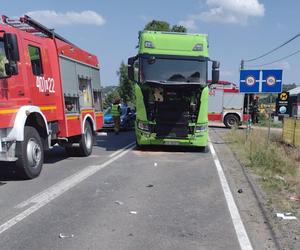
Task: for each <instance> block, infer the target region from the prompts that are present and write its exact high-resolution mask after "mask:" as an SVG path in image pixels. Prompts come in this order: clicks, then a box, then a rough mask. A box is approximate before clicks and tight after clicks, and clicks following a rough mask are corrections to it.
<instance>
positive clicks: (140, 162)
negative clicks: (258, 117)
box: [0, 132, 255, 250]
mask: <svg viewBox="0 0 300 250" xmlns="http://www.w3.org/2000/svg"><path fill="white" fill-rule="evenodd" d="M134 141H135V139H134V135H133V133H132V132H123V133H120V134H119V135H118V136H117V135H114V134H112V133H109V134H108V135H107V136H105V135H101V136H98V137H97V145H96V146H95V147H94V151H93V154H92V155H91V156H90V157H88V158H76V157H67V156H66V154H65V152H64V150H63V149H61V148H56V149H54V150H52V151H50V152H49V153H47V154H46V159H45V160H46V163H45V164H44V168H43V171H42V174H41V176H40V177H39V178H37V179H34V180H30V181H19V180H16V179H15V178H14V176H13V173H11V170H10V169H11V168H10V166H9V165H8V166H6V165H7V164H5V166H4V165H3V164H2V165H1V171H0V249H30V250H35V249H101V250H118V249H122V250H123V249H125V250H126V249H128V250H144V249H147V250H148V249H155V250H159V249H163V250H166V249H172V250H173V249H174V250H175V249H178V250H185V249H186V250H193V249H240V245H239V241H238V237H237V234H236V231H235V228H234V226H233V221H232V218H231V216H230V212H229V209H228V205H227V203H226V199H225V196H224V192H223V190H222V186H221V183H220V179H219V176H218V173H217V169H216V166H215V163H214V161H213V157H212V154H211V153H201V152H197V151H190V150H186V149H179V150H174V149H170V148H156V149H148V150H144V151H139V150H136V149H135V148H134V146H133V147H131V146H130V143H133V142H134ZM127 145H129V146H128V147H127V148H126V149H123V148H124V147H126V146H127ZM131 145H133V144H131ZM60 235H61V237H60ZM63 236H66V237H63ZM253 240H255V239H252V241H253Z"/></svg>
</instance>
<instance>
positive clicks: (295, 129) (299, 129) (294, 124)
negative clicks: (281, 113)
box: [282, 118, 300, 147]
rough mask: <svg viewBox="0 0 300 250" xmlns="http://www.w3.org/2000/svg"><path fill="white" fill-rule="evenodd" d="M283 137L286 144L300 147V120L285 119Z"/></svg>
mask: <svg viewBox="0 0 300 250" xmlns="http://www.w3.org/2000/svg"><path fill="white" fill-rule="evenodd" d="M282 137H283V141H284V142H286V143H288V144H290V145H294V146H297V147H300V119H297V118H284V121H283V130H282Z"/></svg>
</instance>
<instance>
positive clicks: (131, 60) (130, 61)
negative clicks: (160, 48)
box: [128, 57, 136, 81]
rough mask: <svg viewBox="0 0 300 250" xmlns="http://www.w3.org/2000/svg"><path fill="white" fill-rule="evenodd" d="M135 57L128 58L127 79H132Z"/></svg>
mask: <svg viewBox="0 0 300 250" xmlns="http://www.w3.org/2000/svg"><path fill="white" fill-rule="evenodd" d="M135 60H136V57H130V58H128V79H129V80H130V81H134V62H135Z"/></svg>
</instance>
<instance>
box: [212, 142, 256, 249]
mask: <svg viewBox="0 0 300 250" xmlns="http://www.w3.org/2000/svg"><path fill="white" fill-rule="evenodd" d="M208 145H209V149H210V152H211V154H212V156H213V159H214V163H215V165H216V168H217V172H218V175H219V179H220V182H221V186H222V189H223V192H224V195H225V199H226V202H227V206H228V209H229V212H230V216H231V219H232V223H233V226H234V229H235V232H236V235H237V238H238V241H239V244H240V247H241V249H242V250H253V247H252V245H251V242H250V240H249V237H248V235H247V232H246V229H245V227H244V224H243V221H242V219H241V216H240V213H239V210H238V208H237V205H236V204H235V201H234V199H233V195H232V193H231V191H230V188H229V185H228V182H227V180H226V177H225V174H224V171H223V168H222V165H221V163H220V161H219V159H218V156H217V154H216V151H215V149H214V147H213V145H212V143H211V142H209V143H208Z"/></svg>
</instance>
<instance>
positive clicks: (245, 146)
mask: <svg viewBox="0 0 300 250" xmlns="http://www.w3.org/2000/svg"><path fill="white" fill-rule="evenodd" d="M271 135H272V136H271V139H270V142H269V143H268V140H267V131H264V130H261V129H255V130H251V131H250V132H249V133H248V135H246V131H245V130H238V129H232V130H231V131H230V132H229V133H228V134H227V135H226V137H227V138H226V140H227V141H234V143H231V144H230V145H229V146H230V147H231V149H232V150H233V152H234V153H235V155H236V157H237V158H238V159H239V160H240V162H241V163H242V164H243V165H244V166H245V167H248V168H250V169H251V170H252V171H253V173H255V175H256V176H257V178H258V180H259V183H260V184H261V186H262V188H263V190H264V191H265V193H266V195H267V197H268V202H269V203H270V204H271V203H274V204H275V205H276V208H278V209H280V210H281V211H283V212H293V213H295V214H297V215H298V216H299V215H300V213H299V208H300V202H299V201H292V200H291V199H290V196H295V195H296V196H297V195H298V196H300V149H299V148H293V147H290V146H287V145H285V144H284V143H282V141H281V136H280V135H278V134H277V135H276V134H271Z"/></svg>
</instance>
